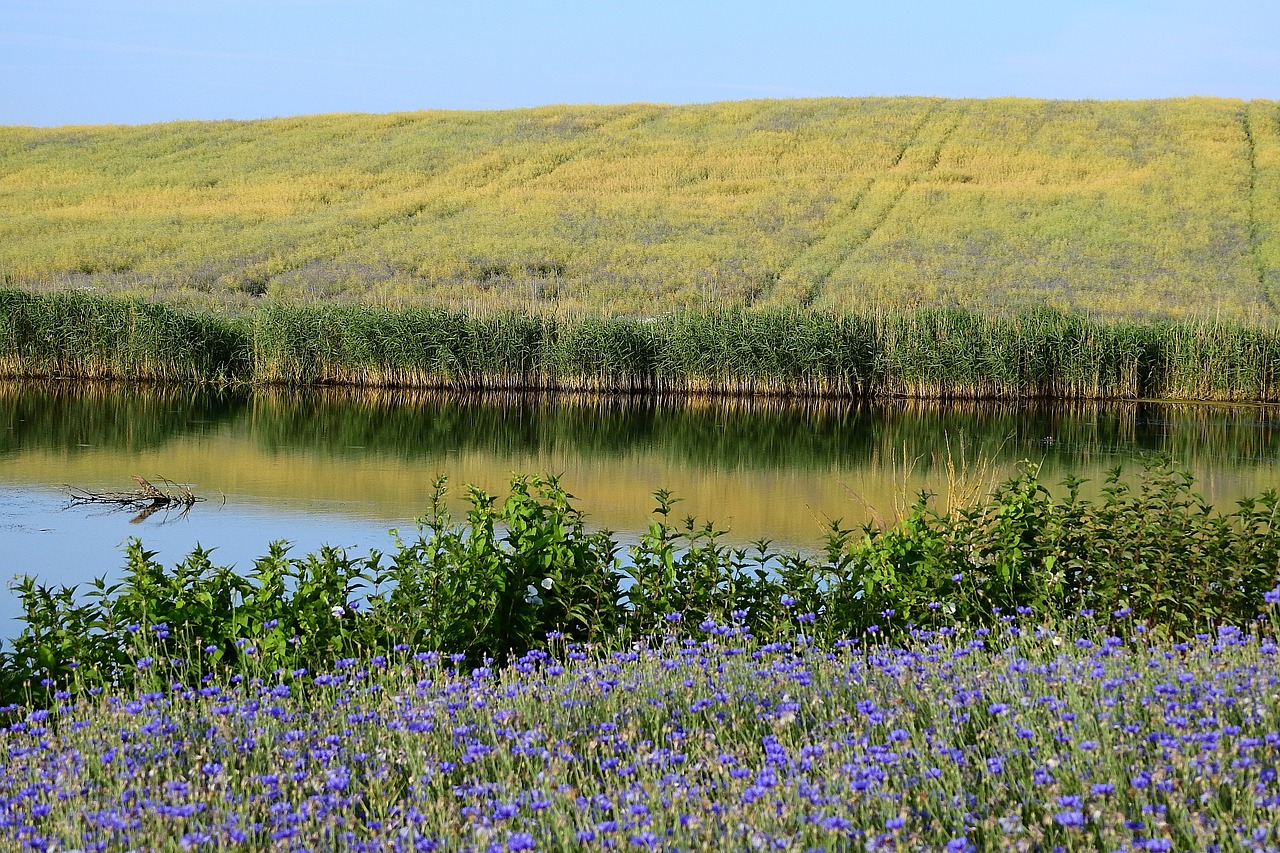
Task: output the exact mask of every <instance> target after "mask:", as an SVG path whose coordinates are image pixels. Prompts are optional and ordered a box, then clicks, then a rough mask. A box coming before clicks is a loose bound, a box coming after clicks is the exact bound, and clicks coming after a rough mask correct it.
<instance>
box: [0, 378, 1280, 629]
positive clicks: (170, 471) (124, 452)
mask: <svg viewBox="0 0 1280 853" xmlns="http://www.w3.org/2000/svg"><path fill="white" fill-rule="evenodd" d="M0 425H3V427H4V429H3V430H2V431H0V484H2V485H3V486H4V493H3V496H0V503H2V504H4V507H3V509H4V512H3V513H0V539H3V540H4V541H5V545H6V546H9V547H6V548H5V549H4V551H3V553H0V570H4V571H3V573H4V574H6V575H9V574H12V573H13V572H14V571H32V570H34V571H35V572H36V573H37V574H41V575H42V576H44V577H46V578H48V579H49V580H53V581H69V582H74V581H75V580H81V579H84V578H87V577H90V576H92V575H95V574H100V573H103V572H110V571H114V570H115V569H117V568H118V566H119V564H120V562H121V558H120V554H119V550H118V547H119V543H120V541H121V540H122V539H124V538H125V537H127V536H129V535H133V534H137V535H140V536H142V537H143V540H144V542H145V543H146V544H147V546H148V547H153V548H154V547H161V548H162V555H161V558H162V559H164V560H165V561H166V562H169V563H172V562H173V561H175V560H176V559H178V558H179V557H181V556H182V554H183V553H185V551H186V550H189V548H190V546H191V545H194V544H195V543H196V542H202V543H203V544H205V545H207V546H218V547H219V552H218V554H219V557H221V558H222V560H223V561H224V562H236V563H238V564H241V565H244V564H246V563H247V562H248V561H249V560H251V559H252V557H254V556H257V555H259V554H262V553H264V552H265V550H266V545H267V543H268V542H270V541H271V540H272V539H288V540H291V541H295V542H297V543H298V547H299V548H312V547H315V546H316V545H318V544H319V543H320V542H322V541H325V540H324V538H323V537H324V536H325V534H326V532H329V533H331V534H332V535H333V537H335V538H334V539H331V540H330V541H334V542H335V544H343V545H355V546H359V547H380V548H386V547H387V546H388V544H389V539H388V537H387V534H386V530H387V528H388V527H391V526H400V527H407V526H410V525H411V524H412V520H413V518H414V517H415V516H417V515H418V514H420V513H421V512H422V511H423V509H424V508H425V506H426V500H427V496H428V495H429V494H430V489H431V483H432V481H433V480H434V479H435V477H436V475H437V474H446V475H448V476H449V477H450V479H451V481H452V482H453V483H454V484H455V485H456V486H457V487H458V488H457V491H459V492H460V491H461V488H460V487H461V485H462V484H464V483H474V484H476V485H478V486H480V487H481V488H484V489H487V490H489V491H491V492H495V493H499V494H502V493H504V490H505V487H506V484H507V482H508V480H509V478H510V476H511V475H512V473H513V472H519V473H543V472H548V473H557V474H561V475H562V481H563V483H564V484H565V486H566V487H567V488H568V489H569V491H571V492H572V493H574V494H575V495H576V496H577V497H578V499H579V504H580V506H582V508H583V509H584V510H586V511H587V513H588V514H589V516H590V518H591V519H592V520H593V522H594V523H595V524H597V525H598V526H601V527H608V528H610V529H613V530H617V531H621V532H623V533H624V534H627V533H628V531H629V532H630V534H629V535H634V533H635V531H637V530H639V529H642V528H643V527H644V526H645V525H646V523H647V519H648V516H649V513H650V511H651V510H652V508H653V499H652V492H653V491H654V490H655V489H657V488H666V489H669V490H671V491H672V492H673V493H675V494H676V495H678V496H681V497H683V498H684V499H685V501H684V503H682V504H680V505H679V509H680V510H681V511H683V512H686V513H689V514H693V515H697V516H698V517H700V518H711V519H714V520H716V521H717V522H720V523H722V524H724V525H727V526H729V527H730V539H731V540H733V541H737V542H741V543H746V542H749V541H752V540H755V539H758V538H761V537H764V538H771V539H773V540H775V541H776V542H779V543H782V544H783V545H786V546H788V547H799V548H807V547H811V546H813V545H815V544H816V543H817V542H818V540H819V537H820V536H821V533H822V531H823V528H824V525H825V524H826V522H827V520H829V519H832V518H843V519H845V521H846V522H847V523H849V524H858V523H861V522H863V521H866V520H868V519H869V518H870V517H871V516H872V514H873V510H874V511H875V512H878V513H880V514H881V515H892V512H893V510H894V508H895V507H897V506H902V505H905V503H906V502H907V501H909V499H910V497H911V496H912V495H913V494H914V493H915V492H917V491H918V490H920V489H929V490H932V491H935V492H943V491H945V490H946V488H947V480H948V477H949V476H950V473H951V472H950V471H949V468H948V456H950V461H951V462H952V463H953V464H955V465H957V466H958V469H959V470H960V471H965V470H968V471H970V472H973V471H975V470H978V467H979V466H978V465H977V462H978V460H981V459H988V460H990V461H991V467H990V472H989V475H988V476H989V477H990V478H991V479H1000V478H1003V477H1005V476H1008V475H1010V474H1012V473H1013V472H1015V471H1016V470H1017V467H1018V465H1019V464H1020V461H1021V460H1030V461H1031V462H1033V463H1035V464H1039V465H1041V466H1042V470H1043V476H1044V479H1045V480H1046V481H1048V482H1056V481H1057V480H1059V479H1061V478H1062V477H1063V476H1065V475H1066V474H1068V473H1072V474H1078V475H1081V476H1085V477H1089V478H1093V479H1094V480H1095V481H1096V480H1100V479H1101V478H1102V476H1103V474H1104V472H1105V471H1106V470H1107V469H1108V468H1110V467H1112V466H1114V465H1116V464H1119V463H1125V464H1126V465H1129V466H1130V467H1136V465H1135V462H1136V460H1138V459H1140V458H1141V457H1143V456H1147V455H1150V454H1155V453H1168V454H1170V455H1172V456H1173V457H1174V458H1175V459H1176V460H1178V461H1179V463H1180V464H1182V465H1184V466H1186V467H1187V468H1189V469H1190V470H1191V471H1192V472H1193V473H1194V474H1195V475H1196V476H1197V477H1198V478H1200V481H1201V483H1200V485H1201V490H1202V491H1203V493H1204V494H1205V496H1206V497H1207V498H1208V499H1210V500H1211V501H1214V502H1216V503H1229V502H1231V501H1234V500H1235V499H1237V498H1239V497H1241V496H1244V495H1248V494H1256V493H1257V492H1259V491H1261V490H1262V489H1263V488H1266V487H1269V486H1271V485H1273V484H1274V483H1275V482H1276V479H1277V478H1276V471H1277V457H1278V455H1280V454H1278V451H1277V441H1278V440H1280V438H1278V436H1277V430H1276V426H1277V415H1276V411H1275V410H1273V409H1267V408H1229V407H1211V406H1200V405H1182V406H1179V405H1159V404H1153V403H1126V404H1118V405H1099V404H1071V405H1065V406H1064V405H1043V404H1032V403H1024V404H1020V405H1001V406H983V405H980V404H973V403H967V404H961V405H954V404H953V405H949V406H946V407H939V406H931V405H928V404H923V403H920V402H905V401H901V402H890V403H884V404H870V403H865V402H862V403H859V402H842V403H818V402H814V401H805V402H790V401H784V400H766V401H742V400H726V399H695V400H671V399H661V398H627V397H587V396H563V395H562V396H514V395H513V396H486V397H473V398H465V397H448V396H441V395H438V394H431V393H424V392H409V391H392V392H371V391H351V390H338V389H324V390H311V391H301V392H299V391H279V390H265V391H258V392H256V393H249V392H247V391H229V390H221V391H220V390H215V389H193V388H149V387H136V386H135V387H123V386H112V385H85V384H57V383H43V384H30V383H28V384H14V383H11V384H0ZM962 457H963V460H962ZM134 475H139V476H143V477H147V478H158V477H168V478H171V479H173V480H175V481H178V482H181V483H188V484H192V486H193V488H195V490H196V491H197V493H198V494H201V495H202V496H204V497H207V498H209V499H210V502H209V504H207V505H205V504H202V505H199V506H197V507H195V508H194V509H193V511H192V512H191V513H190V514H189V515H188V516H187V517H185V518H183V519H181V521H180V523H178V524H170V525H167V526H166V527H165V528H161V527H157V526H154V525H152V524H151V523H150V522H147V523H145V524H141V525H136V526H133V527H132V528H130V526H129V525H128V520H127V518H120V519H119V520H118V522H117V521H112V520H108V521H105V522H104V521H103V520H102V519H97V520H95V521H93V523H90V521H89V520H87V519H85V518H84V517H83V516H82V515H78V514H76V513H74V512H66V511H61V509H60V504H59V501H60V500H62V499H63V498H65V494H64V493H63V492H61V491H60V490H61V487H62V484H72V485H75V486H79V487H82V488H91V489H120V488H128V487H130V485H131V480H130V477H132V476H134ZM23 507H27V508H26V509H23ZM50 507H52V508H53V514H50ZM336 537H341V539H340V540H339V539H337V538H336ZM184 543H185V544H184ZM0 633H3V632H0Z"/></svg>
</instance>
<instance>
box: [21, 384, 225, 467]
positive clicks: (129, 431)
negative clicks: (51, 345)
mask: <svg viewBox="0 0 1280 853" xmlns="http://www.w3.org/2000/svg"><path fill="white" fill-rule="evenodd" d="M246 400H247V394H245V393H235V392H232V391H228V390H226V389H222V390H219V389H216V388H212V387H209V386H197V385H185V384H155V385H153V384H144V385H138V384H126V383H119V382H80V381H75V382H68V381H52V380H25V381H24V380H8V381H5V380H0V423H3V424H4V425H5V426H6V427H7V429H5V430H4V431H0V452H5V451H14V450H18V449H21V448H32V447H76V446H78V445H87V446H93V447H110V448H113V449H118V450H141V449H144V448H151V447H157V446H159V445H161V444H163V443H165V442H166V441H170V440H172V439H173V438H175V437H176V436H179V435H182V434H183V433H186V432H188V431H190V430H191V429H192V425H193V424H215V423H226V422H228V421H230V420H232V419H234V418H235V417H237V416H238V415H239V414H240V413H242V412H243V411H244V408H245V402H246Z"/></svg>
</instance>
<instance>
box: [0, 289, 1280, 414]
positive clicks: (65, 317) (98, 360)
mask: <svg viewBox="0 0 1280 853" xmlns="http://www.w3.org/2000/svg"><path fill="white" fill-rule="evenodd" d="M0 377H3V378H11V379H19V378H52V377H60V378H68V379H86V380H96V379H113V380H123V381H137V382H159V383H221V384H260V385H283V386H297V387H303V386H317V385H349V386H363V387H388V388H391V387H402V388H424V389H443V390H456V391H488V390H512V391H519V390H527V391H572V392H580V391H589V392H602V393H630V394H667V395H670V394H677V395H678V394H704V395H705V394H712V395H732V396H744V397H745V396H797V397H800V396H803V397H832V398H839V397H846V398H858V397H861V398H877V397H884V398H887V397H912V398H921V399H966V400H982V399H990V400H1016V399H1063V400H1069V399H1073V400H1082V399H1083V400H1108V399H1114V400H1136V399H1161V400H1188V401H1206V402H1250V403H1277V402H1280V330H1277V329H1276V328H1274V327H1264V326H1250V325H1246V324H1241V323H1235V322H1210V321H1189V320H1179V321H1173V320H1165V321H1151V322H1134V321H1122V322H1121V321H1117V322H1103V321H1099V320H1095V319H1091V318H1089V317H1086V316H1083V315H1077V314H1068V313H1062V312H1059V311H1056V310H1047V309H1028V310H1023V311H1020V312H1015V313H1006V314H985V313H979V312H973V311H964V310H957V309H943V308H921V309H917V310H914V311H909V312H907V311H903V312H877V313H873V314H843V313H832V312H823V311H811V310H784V309H771V310H744V309H729V310H721V311H708V312H677V313H668V314H662V315H660V316H656V317H647V318H635V317H620V316H604V315H582V316H575V317H570V318H560V317H551V316H539V315H535V314H529V313H521V312H507V313H469V312H465V311H459V310H453V309H444V308H407V309H385V308H378V307H373V306H369V305H362V304H312V305H297V304H285V303H275V302H264V303H262V304H260V305H258V306H257V307H254V308H252V309H250V310H248V311H246V312H244V313H242V314H230V313H226V312H220V311H217V310H213V309H206V308H190V307H184V306H178V305H173V304H166V303H164V302H157V301H149V300H144V299H138V298H121V297H115V296H105V295H99V294H92V293H83V292H75V291H65V292H53V293H32V292H28V291H23V290H17V289H0Z"/></svg>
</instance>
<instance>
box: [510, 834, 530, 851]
mask: <svg viewBox="0 0 1280 853" xmlns="http://www.w3.org/2000/svg"><path fill="white" fill-rule="evenodd" d="M507 849H508V850H535V849H537V845H536V844H534V843H533V836H532V835H531V834H530V833H528V832H513V833H511V837H510V838H508V839H507Z"/></svg>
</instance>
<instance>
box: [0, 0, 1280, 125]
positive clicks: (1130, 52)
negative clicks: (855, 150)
mask: <svg viewBox="0 0 1280 853" xmlns="http://www.w3.org/2000/svg"><path fill="white" fill-rule="evenodd" d="M827 95H839V96H861V95H941V96H946V97H979V98H983V97H995V96H1003V95H1016V96H1028V97H1045V98H1099V99H1111V98H1165V97H1176V96H1182V95H1216V96H1223V97H1237V98H1272V99H1280V0H1206V1H1205V2H1189V1H1188V0H1110V2H1100V1H1099V0H1055V1H1054V2H1040V0H1017V2H1013V1H1012V0H1009V1H1008V2H1007V1H1006V0H980V1H979V2H943V0H879V2H854V0H846V2H816V0H791V2H788V0H772V1H771V2H754V0H743V2H732V3H730V2H701V3H699V2H693V0H688V2H669V0H640V2H610V0H599V2H565V1H564V0H557V2H532V0H527V2H514V0H470V2H462V0H459V2H452V3H440V2H391V0H386V1H385V2H384V0H359V2H356V0H78V1H76V0H2V2H0V124H10V125H12V124H26V125H60V124H98V123H129V124H136V123H144V122H156V121H170V120H174V119H220V118H260V117H267V116H284V115H301V114H309V113H321V112H391V111H398V110H416V109H433V108H446V109H500V108H508V107H523V106H535V105H539V104H554V103H630V102H636V101H648V102H660V103H694V102H704V101H720V100H739V99H745V98H774V97H810V96H827Z"/></svg>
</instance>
